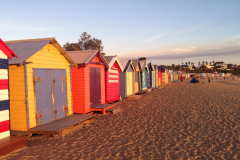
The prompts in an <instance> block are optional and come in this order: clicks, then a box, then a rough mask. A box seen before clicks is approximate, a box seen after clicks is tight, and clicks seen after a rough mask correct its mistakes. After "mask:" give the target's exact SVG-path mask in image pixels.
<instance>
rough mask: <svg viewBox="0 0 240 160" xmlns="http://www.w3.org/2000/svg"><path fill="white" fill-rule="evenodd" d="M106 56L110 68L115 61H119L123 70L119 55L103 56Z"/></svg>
mask: <svg viewBox="0 0 240 160" xmlns="http://www.w3.org/2000/svg"><path fill="white" fill-rule="evenodd" d="M103 57H104V58H105V60H106V61H107V63H108V65H109V68H112V66H113V64H114V63H115V61H116V62H117V63H118V65H119V67H120V69H121V71H123V67H122V65H121V62H120V61H119V59H118V57H117V56H103Z"/></svg>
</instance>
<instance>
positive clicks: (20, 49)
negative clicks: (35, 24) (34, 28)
mask: <svg viewBox="0 0 240 160" xmlns="http://www.w3.org/2000/svg"><path fill="white" fill-rule="evenodd" d="M5 43H6V44H7V46H8V47H9V48H11V50H12V51H13V52H15V53H16V54H17V55H18V58H15V57H13V59H12V60H10V61H9V64H20V63H23V62H24V61H26V60H27V59H28V58H30V57H31V56H32V55H33V54H35V53H36V52H38V51H39V50H40V49H42V48H43V47H44V46H46V45H47V44H49V43H51V44H52V45H53V46H54V47H56V48H57V49H58V51H59V52H60V53H61V54H62V55H63V56H64V57H65V58H66V59H67V60H68V62H69V63H70V64H71V65H75V63H74V61H73V60H72V59H71V58H70V57H69V55H68V54H67V53H66V52H65V50H64V49H63V48H62V47H61V45H60V44H59V43H58V42H57V41H56V39H55V38H40V39H26V40H15V41H5Z"/></svg>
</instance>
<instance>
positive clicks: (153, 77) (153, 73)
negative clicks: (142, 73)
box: [152, 71, 155, 87]
mask: <svg viewBox="0 0 240 160" xmlns="http://www.w3.org/2000/svg"><path fill="white" fill-rule="evenodd" d="M152 87H155V71H152Z"/></svg>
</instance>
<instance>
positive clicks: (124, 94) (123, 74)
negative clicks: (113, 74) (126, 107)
mask: <svg viewBox="0 0 240 160" xmlns="http://www.w3.org/2000/svg"><path fill="white" fill-rule="evenodd" d="M126 83H127V82H126V72H121V73H120V96H121V97H122V98H126V97H127V90H126V86H127V84H126Z"/></svg>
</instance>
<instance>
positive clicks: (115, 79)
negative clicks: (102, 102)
mask: <svg viewBox="0 0 240 160" xmlns="http://www.w3.org/2000/svg"><path fill="white" fill-rule="evenodd" d="M104 58H105V60H106V61H107V63H108V65H109V68H108V70H107V71H106V103H110V102H113V101H117V100H119V99H120V73H121V72H122V71H123V68H122V66H121V64H120V62H119V59H118V57H117V56H104Z"/></svg>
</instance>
